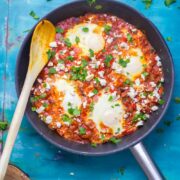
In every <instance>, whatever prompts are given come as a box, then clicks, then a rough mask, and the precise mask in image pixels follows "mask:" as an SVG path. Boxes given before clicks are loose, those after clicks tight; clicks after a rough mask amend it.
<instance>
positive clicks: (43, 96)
mask: <svg viewBox="0 0 180 180" xmlns="http://www.w3.org/2000/svg"><path fill="white" fill-rule="evenodd" d="M46 96H47V94H46V93H42V94H41V95H39V98H40V99H43V98H45V97H46Z"/></svg>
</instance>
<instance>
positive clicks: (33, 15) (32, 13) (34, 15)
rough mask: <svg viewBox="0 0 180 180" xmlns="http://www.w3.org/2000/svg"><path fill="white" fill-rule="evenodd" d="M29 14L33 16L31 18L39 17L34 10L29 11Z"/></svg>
mask: <svg viewBox="0 0 180 180" xmlns="http://www.w3.org/2000/svg"><path fill="white" fill-rule="evenodd" d="M29 15H30V16H31V17H33V19H35V20H39V17H38V16H37V15H36V13H35V12H34V11H31V12H30V13H29Z"/></svg>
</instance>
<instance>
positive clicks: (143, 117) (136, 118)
mask: <svg viewBox="0 0 180 180" xmlns="http://www.w3.org/2000/svg"><path fill="white" fill-rule="evenodd" d="M146 119H147V117H146V115H145V114H144V113H139V114H135V116H134V118H133V121H132V122H133V123H135V122H138V121H141V120H142V121H145V120H146Z"/></svg>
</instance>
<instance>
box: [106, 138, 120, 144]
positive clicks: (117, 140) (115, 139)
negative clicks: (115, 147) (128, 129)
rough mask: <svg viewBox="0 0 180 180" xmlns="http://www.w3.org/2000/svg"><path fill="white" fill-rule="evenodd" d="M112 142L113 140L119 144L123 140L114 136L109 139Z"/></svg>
mask: <svg viewBox="0 0 180 180" xmlns="http://www.w3.org/2000/svg"><path fill="white" fill-rule="evenodd" d="M109 141H110V142H112V143H113V144H118V143H120V142H121V141H122V140H121V139H117V138H115V137H112V138H110V139H109Z"/></svg>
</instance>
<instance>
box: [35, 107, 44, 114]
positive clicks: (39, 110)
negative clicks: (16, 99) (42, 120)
mask: <svg viewBox="0 0 180 180" xmlns="http://www.w3.org/2000/svg"><path fill="white" fill-rule="evenodd" d="M44 109H45V107H44V106H40V107H39V108H38V109H36V112H37V113H42V112H43V111H44Z"/></svg>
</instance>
